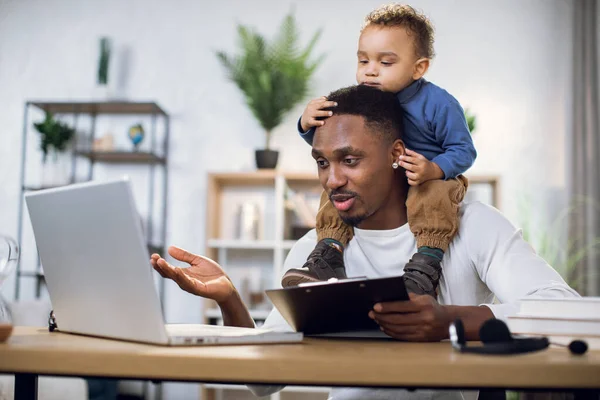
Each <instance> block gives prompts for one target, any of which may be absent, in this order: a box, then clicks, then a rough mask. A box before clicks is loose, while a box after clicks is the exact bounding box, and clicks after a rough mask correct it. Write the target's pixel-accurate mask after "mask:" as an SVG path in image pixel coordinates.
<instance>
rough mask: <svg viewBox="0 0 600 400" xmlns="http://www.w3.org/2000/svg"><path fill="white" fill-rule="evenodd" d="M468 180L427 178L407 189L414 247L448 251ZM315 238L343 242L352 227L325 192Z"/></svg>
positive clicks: (351, 231)
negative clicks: (415, 244)
mask: <svg viewBox="0 0 600 400" xmlns="http://www.w3.org/2000/svg"><path fill="white" fill-rule="evenodd" d="M468 186H469V181H468V180H467V178H465V177H464V176H462V175H459V176H457V177H456V178H454V179H448V180H446V181H444V180H441V179H436V180H431V181H427V182H425V183H423V184H421V185H419V186H411V187H410V188H409V190H408V197H407V199H406V208H407V214H408V225H409V226H410V230H411V232H412V233H413V234H414V235H415V238H416V239H417V247H422V246H428V247H435V248H438V249H442V250H443V251H446V250H448V245H449V244H450V242H451V241H452V239H453V238H454V235H456V232H457V231H458V221H459V218H458V207H459V204H460V202H461V201H462V200H463V198H464V197H465V193H466V192H467V188H468ZM317 236H318V239H319V240H321V239H325V238H331V239H335V240H337V241H339V242H341V243H342V244H344V245H346V244H348V242H349V241H350V239H352V236H353V230H352V227H351V226H348V225H346V224H345V223H344V221H342V219H341V218H340V216H339V214H338V212H337V210H336V209H335V207H334V206H333V204H331V202H330V201H329V198H328V197H327V194H326V193H325V192H323V193H322V194H321V204H320V207H319V212H318V213H317Z"/></svg>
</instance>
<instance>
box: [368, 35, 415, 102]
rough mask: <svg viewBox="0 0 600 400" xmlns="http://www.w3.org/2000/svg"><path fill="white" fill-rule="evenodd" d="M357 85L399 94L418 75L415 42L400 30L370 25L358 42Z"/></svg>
mask: <svg viewBox="0 0 600 400" xmlns="http://www.w3.org/2000/svg"><path fill="white" fill-rule="evenodd" d="M357 56H358V66H357V68H356V82H357V83H358V84H365V85H372V86H375V87H377V88H379V89H381V90H384V91H386V92H393V93H396V92H399V91H400V90H402V89H404V88H405V87H407V86H408V85H410V84H411V83H412V82H413V81H414V80H415V79H418V78H420V76H421V75H422V74H421V75H419V74H418V71H417V68H416V65H417V61H418V59H417V56H416V53H415V47H414V41H413V38H412V37H411V36H409V35H408V33H407V31H406V29H405V28H403V27H385V26H378V25H371V26H368V27H366V28H365V29H364V30H363V31H362V33H361V35H360V38H359V39H358V52H357Z"/></svg>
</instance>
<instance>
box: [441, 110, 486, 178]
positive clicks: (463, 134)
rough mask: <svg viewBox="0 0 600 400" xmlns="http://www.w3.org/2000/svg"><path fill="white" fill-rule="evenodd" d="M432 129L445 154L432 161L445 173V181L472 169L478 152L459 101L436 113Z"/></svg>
mask: <svg viewBox="0 0 600 400" xmlns="http://www.w3.org/2000/svg"><path fill="white" fill-rule="evenodd" d="M432 128H433V131H434V134H435V137H436V140H437V142H438V144H439V145H440V146H441V147H442V149H443V150H444V152H443V153H442V154H440V155H438V156H437V157H435V158H434V159H433V160H431V161H433V162H434V163H435V164H437V165H438V166H439V167H440V169H441V170H442V171H443V172H444V177H443V179H451V178H456V177H457V176H458V175H460V174H463V173H464V172H465V171H466V170H468V169H469V168H471V166H472V165H473V163H474V162H475V158H477V152H476V151H475V146H474V145H473V139H472V138H471V133H470V132H469V126H468V125H467V120H466V118H465V112H464V110H463V109H462V107H461V106H460V104H459V103H458V101H456V100H455V99H454V98H453V99H452V101H449V102H447V103H446V104H444V105H443V106H442V107H441V108H440V109H439V110H438V111H437V112H436V115H435V118H434V119H433V123H432Z"/></svg>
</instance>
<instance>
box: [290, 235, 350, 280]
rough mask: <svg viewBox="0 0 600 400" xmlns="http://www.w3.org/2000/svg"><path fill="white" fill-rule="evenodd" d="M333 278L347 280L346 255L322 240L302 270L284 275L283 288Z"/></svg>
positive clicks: (293, 270) (298, 269) (295, 269)
mask: <svg viewBox="0 0 600 400" xmlns="http://www.w3.org/2000/svg"><path fill="white" fill-rule="evenodd" d="M331 278H336V279H345V278H347V276H346V267H345V266H344V253H342V252H341V251H340V250H338V249H337V248H336V247H335V246H334V245H332V244H329V243H327V242H326V241H325V240H321V241H320V242H319V243H317V246H316V247H315V249H314V250H313V251H312V253H310V255H309V256H308V260H307V261H306V263H305V264H304V265H303V266H302V268H291V269H290V270H288V271H287V272H286V273H285V275H283V278H282V279H281V286H283V287H284V288H285V287H292V286H298V285H299V284H300V283H306V282H320V281H326V280H329V279H331Z"/></svg>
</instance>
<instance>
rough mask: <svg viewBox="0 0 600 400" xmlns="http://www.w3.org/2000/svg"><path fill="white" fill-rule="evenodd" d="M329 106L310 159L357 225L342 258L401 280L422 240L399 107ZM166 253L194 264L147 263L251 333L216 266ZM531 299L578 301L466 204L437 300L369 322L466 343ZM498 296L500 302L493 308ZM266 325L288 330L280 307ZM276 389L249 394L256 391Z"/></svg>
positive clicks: (528, 252) (492, 218) (352, 270)
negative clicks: (404, 162) (412, 222)
mask: <svg viewBox="0 0 600 400" xmlns="http://www.w3.org/2000/svg"><path fill="white" fill-rule="evenodd" d="M328 99H329V100H331V101H335V102H337V103H338V106H337V107H336V111H335V115H334V116H332V117H329V118H328V119H327V121H326V123H325V124H324V125H323V126H321V127H319V128H317V130H316V132H315V136H314V140H313V146H312V155H313V158H314V159H315V161H316V163H317V166H318V170H319V179H320V181H321V184H322V185H323V188H324V189H325V191H326V192H327V194H328V195H329V197H330V199H331V200H332V201H333V202H336V203H339V205H340V207H337V208H338V210H340V216H341V217H342V218H343V219H344V221H346V222H347V223H350V224H351V225H353V226H354V237H353V239H352V240H351V241H350V243H349V244H348V247H347V249H346V250H345V252H344V262H345V264H346V270H347V272H348V276H367V277H370V278H374V277H381V276H391V275H401V274H402V269H403V260H404V259H405V258H407V257H409V256H410V255H411V254H413V253H414V251H415V250H416V242H415V239H414V236H413V235H412V233H411V231H410V230H409V228H408V224H407V223H406V222H407V216H406V206H405V202H406V193H407V182H406V177H405V172H404V171H403V170H402V168H397V163H398V160H399V158H400V156H401V155H403V154H404V152H405V148H404V144H403V142H402V140H401V128H400V124H399V122H398V121H399V118H400V112H399V107H397V100H396V98H395V96H394V95H393V94H391V93H386V92H382V91H379V90H377V89H374V88H369V87H365V86H353V87H349V88H345V89H341V90H338V91H336V92H333V93H331V94H330V95H329V96H328ZM394 164H396V165H394ZM316 242H317V237H316V234H315V232H314V231H311V232H309V233H308V234H307V235H305V236H304V237H303V238H302V239H300V240H299V241H298V242H297V243H296V245H295V246H294V247H293V249H292V250H291V251H290V253H289V255H288V257H287V258H286V262H285V265H284V270H287V269H290V268H297V267H298V266H301V265H302V264H303V263H304V261H305V260H306V258H307V256H308V255H309V254H310V252H311V251H312V250H313V249H314V247H315V245H316ZM169 254H170V255H171V256H173V257H174V258H175V259H177V260H180V261H183V262H187V263H189V264H190V267H188V268H177V267H173V266H172V265H169V264H168V263H167V262H166V261H165V260H164V259H162V258H160V256H159V255H158V254H153V255H152V259H151V263H152V265H153V267H154V268H155V269H156V270H157V271H158V272H159V273H160V274H161V275H162V276H163V277H166V278H170V279H173V280H174V281H175V282H177V283H178V284H179V286H180V287H181V288H182V289H184V290H186V291H188V292H190V293H192V294H196V295H198V296H202V297H207V298H211V299H213V300H215V301H216V302H217V303H218V304H219V306H220V308H221V311H222V314H223V320H224V323H225V324H226V325H232V326H245V327H253V326H254V321H253V320H252V318H251V317H250V315H249V313H248V310H247V308H246V306H245V305H244V304H243V302H242V301H241V299H240V296H239V294H238V292H237V290H236V288H235V287H234V286H233V284H232V283H231V281H230V280H229V278H228V277H227V275H226V274H225V272H224V271H223V270H222V269H221V267H220V266H219V265H218V264H217V263H215V262H214V261H212V260H210V259H207V258H204V257H201V256H197V255H193V254H191V253H188V252H186V251H185V250H182V249H179V248H176V247H171V248H169ZM531 295H535V296H543V297H573V296H578V294H577V293H576V292H575V291H574V290H572V289H571V288H569V287H568V286H567V285H566V284H565V282H564V281H563V279H562V278H561V277H560V276H559V275H558V274H557V273H556V271H554V270H553V269H552V268H551V267H550V266H548V265H547V264H546V263H545V262H544V260H542V259H541V258H539V257H538V256H537V255H536V254H535V252H534V251H533V249H532V248H531V246H529V244H527V242H525V241H524V240H523V239H522V237H521V233H520V231H519V230H517V229H515V228H514V227H513V226H512V225H511V224H510V222H509V221H508V220H507V219H506V218H505V217H503V216H502V215H501V214H500V213H499V212H498V211H496V210H495V209H493V208H491V207H488V206H485V205H483V204H481V203H469V204H463V205H462V206H461V211H460V228H459V232H458V234H457V236H456V237H455V239H454V241H453V242H452V243H451V245H450V248H449V249H448V252H447V253H446V254H445V256H444V274H443V276H442V278H441V280H440V287H439V292H438V298H437V299H435V298H433V297H432V296H429V295H415V294H411V295H410V296H411V300H410V301H401V302H388V303H381V304H376V305H375V306H374V309H373V310H372V311H371V312H370V313H369V316H370V317H371V318H373V319H374V320H375V321H376V322H377V323H378V324H379V326H380V327H381V329H382V331H383V332H385V333H386V334H388V335H389V336H391V337H393V338H397V339H401V340H409V341H439V340H442V339H446V338H448V326H449V324H450V322H452V321H453V320H454V319H456V318H461V319H462V321H463V323H464V325H465V333H466V338H467V340H477V339H478V331H479V328H480V326H481V325H482V324H483V322H484V321H486V320H487V319H490V318H494V317H496V318H505V317H506V316H507V315H508V314H510V313H513V312H515V311H516V310H517V308H518V300H519V299H520V298H523V297H526V296H531ZM494 296H495V297H496V298H497V300H498V301H499V302H500V304H491V303H492V300H493V298H494ZM264 327H267V328H273V329H290V328H289V326H288V325H287V323H286V322H285V321H284V320H283V318H282V317H281V315H280V314H279V312H277V310H273V311H272V312H271V314H270V315H269V317H268V318H267V320H266V322H265V325H264ZM259 389H260V390H259ZM278 389H280V387H267V388H253V390H255V391H256V392H257V393H258V392H260V394H267V393H270V392H273V391H275V390H278ZM331 395H332V398H333V399H338V398H343V399H354V398H356V399H358V398H382V399H396V398H429V397H431V396H432V392H422V391H417V392H412V393H411V392H406V391H394V390H369V391H366V390H362V389H343V388H338V389H333V390H332V393H331ZM441 395H443V396H444V398H448V397H457V398H460V393H458V392H454V393H449V392H445V393H442V392H437V393H436V394H435V396H441Z"/></svg>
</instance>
